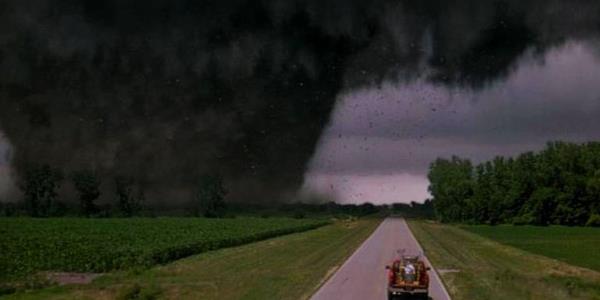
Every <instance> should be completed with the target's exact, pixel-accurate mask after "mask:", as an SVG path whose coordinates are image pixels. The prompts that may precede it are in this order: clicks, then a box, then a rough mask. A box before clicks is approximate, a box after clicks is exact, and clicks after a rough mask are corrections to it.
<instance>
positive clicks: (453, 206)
mask: <svg viewBox="0 0 600 300" xmlns="http://www.w3.org/2000/svg"><path fill="white" fill-rule="evenodd" d="M472 176H473V166H472V164H471V162H470V161H469V160H467V159H461V158H458V157H456V156H453V157H452V159H451V160H446V159H437V160H436V161H435V162H433V163H432V164H431V166H430V169H429V174H428V175H427V177H428V178H429V182H430V184H429V192H430V193H431V195H432V196H433V198H434V202H433V205H434V208H435V212H436V215H437V216H438V218H439V219H440V221H442V222H461V221H465V220H466V219H467V218H468V215H467V213H466V209H465V208H466V204H467V203H468V199H470V198H471V196H472V194H473V186H472Z"/></svg>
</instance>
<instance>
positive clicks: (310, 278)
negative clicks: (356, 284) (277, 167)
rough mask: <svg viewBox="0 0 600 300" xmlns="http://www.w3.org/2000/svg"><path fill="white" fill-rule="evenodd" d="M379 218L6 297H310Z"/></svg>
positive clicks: (356, 221)
mask: <svg viewBox="0 0 600 300" xmlns="http://www.w3.org/2000/svg"><path fill="white" fill-rule="evenodd" d="M380 221H381V220H380V219H376V218H369V219H359V220H353V221H336V222H335V223H333V224H332V225H327V226H323V227H320V228H318V229H315V230H310V231H306V232H302V233H296V234H290V235H286V236H281V237H277V238H273V239H269V240H264V241H260V242H256V243H251V244H247V245H242V246H238V247H232V248H226V249H220V250H215V251H210V252H205V253H202V254H199V255H195V256H191V257H188V258H185V259H181V260H178V261H176V262H173V263H170V264H167V265H163V266H157V267H153V268H150V269H146V270H139V271H129V272H123V271H121V272H115V273H112V274H109V275H106V276H103V277H100V278H98V279H96V280H95V281H94V282H92V283H91V284H88V285H79V286H75V285H73V286H62V287H60V286H56V287H51V288H46V289H42V290H36V291H31V292H20V293H17V294H13V295H10V296H8V297H7V299H307V298H309V297H310V296H311V295H312V293H313V292H314V291H316V289H317V288H318V287H319V286H320V284H321V283H322V282H323V281H324V280H325V279H326V278H327V276H329V275H331V274H333V273H334V272H335V270H336V269H337V268H338V267H339V266H340V265H341V264H342V263H343V262H344V261H345V260H346V258H347V257H348V256H350V255H351V254H352V252H354V250H355V249H356V248H357V247H358V246H359V245H360V244H361V243H362V242H363V241H364V240H365V239H366V238H367V237H368V236H369V235H370V234H371V233H372V232H373V230H374V229H375V228H376V227H377V226H378V225H379V223H380Z"/></svg>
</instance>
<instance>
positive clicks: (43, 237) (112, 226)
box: [0, 218, 327, 283]
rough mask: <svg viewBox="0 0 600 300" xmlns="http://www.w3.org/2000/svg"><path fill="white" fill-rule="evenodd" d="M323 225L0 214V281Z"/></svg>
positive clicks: (121, 265) (136, 261)
mask: <svg viewBox="0 0 600 300" xmlns="http://www.w3.org/2000/svg"><path fill="white" fill-rule="evenodd" d="M326 223H327V222H326V221H322V220H310V219H290V218H236V219H204V218H133V219H78V218H60V219H32V218H0V283H2V282H3V281H5V282H6V281H14V280H18V279H19V278H23V277H25V276H27V275H29V274H34V273H36V272H38V271H72V272H106V271H110V270H115V269H126V268H131V267H135V266H150V265H154V264H157V263H165V262H168V261H172V260H175V259H178V258H182V257H185V256H189V255H192V254H196V253H200V252H204V251H207V250H213V249H218V248H223V247H228V246H234V245H240V244H244V243H248V242H253V241H257V240H262V239H266V238H270V237H274V236H278V235H282V234H287V233H292V232H299V231H304V230H308V229H313V228H316V227H319V226H322V225H324V224H326Z"/></svg>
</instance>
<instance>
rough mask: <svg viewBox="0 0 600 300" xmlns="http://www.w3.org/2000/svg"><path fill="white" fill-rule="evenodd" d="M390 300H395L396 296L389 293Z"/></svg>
mask: <svg viewBox="0 0 600 300" xmlns="http://www.w3.org/2000/svg"><path fill="white" fill-rule="evenodd" d="M388 300H394V294H392V293H391V292H388Z"/></svg>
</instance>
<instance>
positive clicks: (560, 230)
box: [461, 225, 600, 271]
mask: <svg viewBox="0 0 600 300" xmlns="http://www.w3.org/2000/svg"><path fill="white" fill-rule="evenodd" d="M461 228H462V229H465V230H468V231H470V232H473V233H477V234H479V235H482V236H484V237H487V238H489V239H492V240H495V241H498V242H500V243H503V244H506V245H509V246H513V247H516V248H520V249H522V250H525V251H529V252H531V253H535V254H540V255H544V256H548V257H551V258H554V259H558V260H561V261H564V262H567V263H570V264H573V265H577V266H580V267H584V268H589V269H593V270H596V271H600V251H598V249H600V228H592V227H566V226H547V227H540V226H512V225H502V226H486V225H477V226H461Z"/></svg>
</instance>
